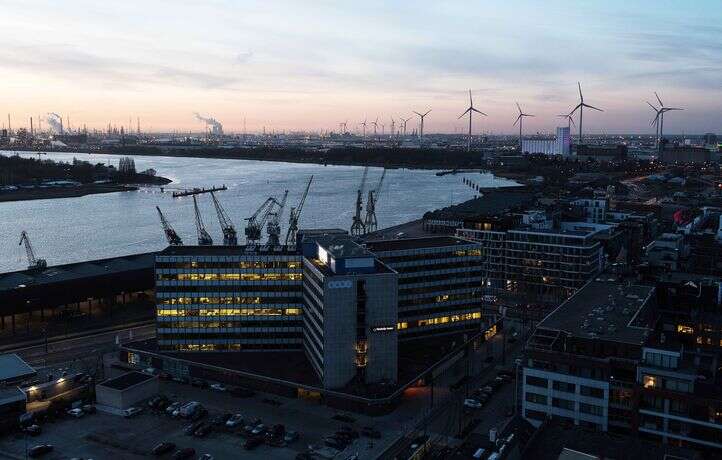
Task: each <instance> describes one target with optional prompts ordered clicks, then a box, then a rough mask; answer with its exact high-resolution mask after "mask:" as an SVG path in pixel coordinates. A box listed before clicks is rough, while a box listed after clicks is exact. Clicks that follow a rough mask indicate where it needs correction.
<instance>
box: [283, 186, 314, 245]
mask: <svg viewBox="0 0 722 460" xmlns="http://www.w3.org/2000/svg"><path fill="white" fill-rule="evenodd" d="M311 182H313V176H311V178H310V179H308V184H306V190H304V191H303V195H302V196H301V201H299V202H298V206H296V207H291V212H290V215H289V217H288V232H286V243H285V245H286V246H288V245H289V244H290V245H292V246H295V245H296V233H297V232H298V219H299V218H300V217H301V211H303V204H304V203H305V202H306V197H307V196H308V190H309V189H310V188H311Z"/></svg>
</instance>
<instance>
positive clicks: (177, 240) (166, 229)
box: [155, 206, 183, 246]
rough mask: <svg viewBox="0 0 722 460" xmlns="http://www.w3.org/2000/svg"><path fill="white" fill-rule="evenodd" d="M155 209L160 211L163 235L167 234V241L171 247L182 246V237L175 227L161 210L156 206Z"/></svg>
mask: <svg viewBox="0 0 722 460" xmlns="http://www.w3.org/2000/svg"><path fill="white" fill-rule="evenodd" d="M155 209H156V210H157V211H158V216H159V217H160V225H161V227H163V233H165V239H166V240H168V244H169V245H171V246H182V245H183V240H181V237H180V236H178V234H177V233H176V231H175V230H174V229H173V227H171V225H170V224H169V223H168V221H167V220H166V218H165V216H164V215H163V213H162V212H161V210H160V208H159V207H158V206H156V207H155Z"/></svg>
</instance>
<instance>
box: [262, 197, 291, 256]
mask: <svg viewBox="0 0 722 460" xmlns="http://www.w3.org/2000/svg"><path fill="white" fill-rule="evenodd" d="M287 199H288V190H286V192H285V193H284V194H283V198H282V199H281V202H280V203H279V202H278V201H276V204H277V205H278V210H277V211H275V212H272V213H271V214H270V217H271V219H270V220H269V221H268V227H266V231H267V232H268V244H270V245H273V246H278V245H280V244H281V223H280V220H281V216H282V215H283V209H284V208H285V207H286V200H287Z"/></svg>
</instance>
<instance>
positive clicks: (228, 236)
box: [210, 192, 238, 246]
mask: <svg viewBox="0 0 722 460" xmlns="http://www.w3.org/2000/svg"><path fill="white" fill-rule="evenodd" d="M210 194H211V199H212V200H213V206H215V208H216V214H218V223H219V224H220V225H221V231H223V245H224V246H237V245H238V234H237V232H236V227H234V226H233V222H231V218H230V217H228V213H227V212H226V210H225V209H223V206H221V203H220V202H219V201H218V198H216V195H215V193H213V192H210Z"/></svg>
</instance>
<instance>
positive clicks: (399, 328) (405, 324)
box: [396, 322, 722, 346]
mask: <svg viewBox="0 0 722 460" xmlns="http://www.w3.org/2000/svg"><path fill="white" fill-rule="evenodd" d="M408 327H409V323H407V322H403V323H397V324H396V329H398V330H401V329H406V328H408ZM720 346H722V340H720Z"/></svg>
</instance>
